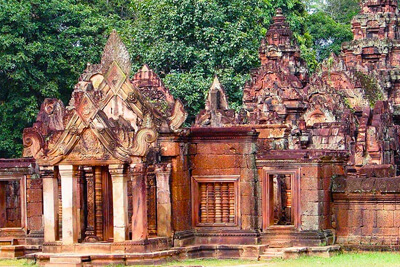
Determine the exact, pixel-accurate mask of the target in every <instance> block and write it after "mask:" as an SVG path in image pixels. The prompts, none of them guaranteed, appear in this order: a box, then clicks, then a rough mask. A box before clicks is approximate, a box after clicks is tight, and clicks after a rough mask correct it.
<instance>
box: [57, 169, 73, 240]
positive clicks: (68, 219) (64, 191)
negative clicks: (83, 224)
mask: <svg viewBox="0 0 400 267" xmlns="http://www.w3.org/2000/svg"><path fill="white" fill-rule="evenodd" d="M59 171H60V176H61V197H62V242H63V244H64V245H72V244H74V243H77V242H78V220H77V219H78V217H77V205H76V203H75V202H76V190H75V189H76V187H77V179H76V177H73V176H74V175H73V166H72V165H60V166H59Z"/></svg>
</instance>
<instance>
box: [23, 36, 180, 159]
mask: <svg viewBox="0 0 400 267" xmlns="http://www.w3.org/2000/svg"><path fill="white" fill-rule="evenodd" d="M130 71H131V62H130V58H129V54H128V51H127V50H126V48H125V46H124V44H123V43H122V42H121V40H120V38H119V37H118V35H117V33H116V32H115V31H113V32H112V33H111V35H110V37H109V40H108V42H107V44H106V47H105V49H104V52H103V56H102V59H101V64H99V65H88V67H87V69H86V70H85V72H84V74H83V75H82V76H81V77H80V81H79V82H78V84H77V85H76V86H75V88H74V91H73V93H72V98H71V100H70V102H69V106H68V107H67V108H64V106H63V105H62V103H61V101H59V100H56V99H46V100H45V102H44V104H43V105H42V107H41V111H40V112H39V116H38V119H37V122H36V123H35V124H34V126H33V127H32V128H28V129H25V131H24V136H23V139H24V147H25V149H24V155H30V156H33V157H35V159H36V160H37V161H38V163H39V164H49V165H54V164H58V163H60V162H62V161H66V162H77V161H78V162H79V161H88V160H89V161H105V160H112V161H122V162H130V161H131V157H136V156H145V155H146V154H147V152H148V150H149V147H150V146H152V145H154V142H155V141H156V140H157V135H158V132H159V131H163V132H165V131H177V130H178V129H179V127H180V126H181V125H182V123H183V122H184V120H185V119H186V112H185V110H184V108H183V105H182V103H181V102H180V101H179V100H175V99H174V98H173V97H172V95H170V94H169V91H168V90H167V89H165V87H163V84H162V82H161V81H158V85H159V87H162V88H164V89H165V90H164V91H162V90H161V91H160V89H159V88H154V87H152V88H151V90H152V93H154V94H156V95H159V94H163V96H164V97H163V98H162V99H163V100H165V101H166V102H167V105H168V108H169V110H168V111H167V110H160V109H159V108H158V106H157V105H156V104H157V103H155V102H153V101H151V100H152V99H149V98H148V97H147V95H145V94H144V92H143V90H141V88H140V87H138V86H137V84H135V81H133V82H131V81H130V80H129V76H130ZM148 71H149V72H150V70H148ZM144 78H146V77H144ZM157 79H159V78H158V77H157ZM136 81H137V80H136Z"/></svg>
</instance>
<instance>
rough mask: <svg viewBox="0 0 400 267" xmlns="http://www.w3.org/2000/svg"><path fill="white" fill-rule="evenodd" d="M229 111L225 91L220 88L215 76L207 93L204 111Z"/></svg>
mask: <svg viewBox="0 0 400 267" xmlns="http://www.w3.org/2000/svg"><path fill="white" fill-rule="evenodd" d="M218 109H224V110H226V109H229V106H228V101H227V99H226V94H225V90H224V88H223V87H222V85H221V83H220V82H219V79H218V77H217V75H215V77H214V81H213V83H212V85H211V87H210V90H209V91H208V96H207V101H206V110H218Z"/></svg>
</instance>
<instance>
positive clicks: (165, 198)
mask: <svg viewBox="0 0 400 267" xmlns="http://www.w3.org/2000/svg"><path fill="white" fill-rule="evenodd" d="M171 170H172V166H171V164H158V165H157V166H156V170H155V173H156V179H157V235H158V236H160V237H171V236H172V221H171V214H172V213H171V191H170V184H169V179H170V177H171Z"/></svg>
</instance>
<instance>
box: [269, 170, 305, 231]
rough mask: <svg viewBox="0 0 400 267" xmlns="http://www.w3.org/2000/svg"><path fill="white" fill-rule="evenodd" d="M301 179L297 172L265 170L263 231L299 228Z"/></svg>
mask: <svg viewBox="0 0 400 267" xmlns="http://www.w3.org/2000/svg"><path fill="white" fill-rule="evenodd" d="M299 190H300V185H299V179H298V174H297V172H296V171H271V170H268V171H267V170H265V172H264V177H263V229H264V230H266V229H268V228H271V227H285V226H287V227H298V226H299V221H300V219H299V217H300V211H299V202H300V201H299V196H300V194H299Z"/></svg>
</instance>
